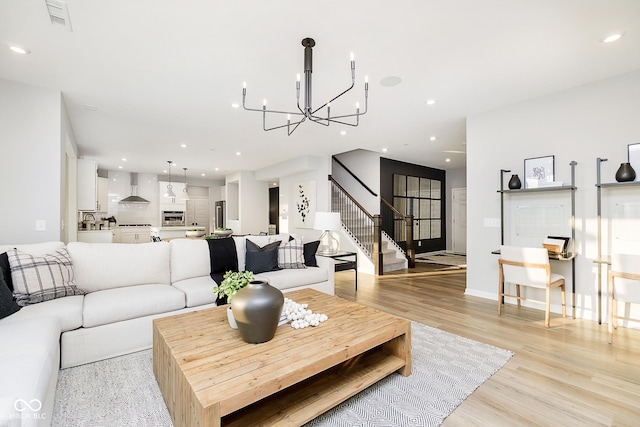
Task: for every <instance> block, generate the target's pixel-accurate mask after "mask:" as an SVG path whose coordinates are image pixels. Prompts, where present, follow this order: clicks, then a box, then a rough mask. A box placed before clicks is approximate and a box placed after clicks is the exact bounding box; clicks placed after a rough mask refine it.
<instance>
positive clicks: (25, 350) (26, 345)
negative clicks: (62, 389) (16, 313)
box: [0, 318, 60, 426]
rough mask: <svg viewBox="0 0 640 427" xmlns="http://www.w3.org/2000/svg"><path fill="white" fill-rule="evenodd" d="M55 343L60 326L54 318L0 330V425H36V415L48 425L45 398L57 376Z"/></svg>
mask: <svg viewBox="0 0 640 427" xmlns="http://www.w3.org/2000/svg"><path fill="white" fill-rule="evenodd" d="M59 340H60V324H59V322H58V321H57V319H55V318H50V319H47V320H46V321H43V320H42V319H29V320H22V321H20V322H13V323H11V324H10V325H6V326H5V325H1V326H0V342H1V343H2V352H0V366H2V367H3V368H4V369H3V371H2V380H1V381H0V425H3V426H4V425H15V424H13V423H15V422H16V421H17V425H40V424H39V423H36V422H34V420H36V415H37V416H39V417H42V418H40V419H41V420H49V421H50V417H51V414H50V413H46V407H47V397H48V391H49V387H50V385H51V381H54V383H55V380H56V379H57V376H58V365H59V360H60V356H59V355H60V346H59ZM27 404H28V405H29V407H27V406H26V405H27ZM32 409H33V410H34V411H32ZM34 412H36V413H35V414H34ZM23 418H24V419H23ZM44 424H46V423H44Z"/></svg>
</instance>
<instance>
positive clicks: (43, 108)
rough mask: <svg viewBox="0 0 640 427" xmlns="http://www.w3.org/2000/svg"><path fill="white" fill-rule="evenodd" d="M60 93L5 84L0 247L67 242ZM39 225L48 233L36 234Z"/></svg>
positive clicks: (1, 88) (0, 114)
mask: <svg viewBox="0 0 640 427" xmlns="http://www.w3.org/2000/svg"><path fill="white" fill-rule="evenodd" d="M62 107H63V104H62V97H61V94H60V92H59V91H55V90H50V89H45V88H41V87H36V86H31V85H25V84H22V83H17V82H12V81H8V80H3V79H0V129H1V132H0V138H1V139H0V141H1V146H2V157H3V159H4V162H3V165H2V167H1V168H0V182H2V199H1V201H0V218H1V220H0V243H7V244H14V243H37V242H42V241H48V240H62V239H64V237H65V236H64V233H63V231H62V226H61V224H62V220H63V216H62V215H63V213H64V208H63V206H62V205H61V203H62V199H63V198H62V195H61V194H62V191H63V186H64V183H63V181H62V177H63V176H64V174H65V169H64V165H65V160H64V158H63V157H64V156H63V153H64V151H65V146H66V143H65V144H63V143H62V142H61V135H63V134H70V129H69V128H68V125H67V127H66V128H65V129H62V127H61V109H62ZM36 220H44V221H45V225H46V229H45V230H44V231H36V230H35V225H36Z"/></svg>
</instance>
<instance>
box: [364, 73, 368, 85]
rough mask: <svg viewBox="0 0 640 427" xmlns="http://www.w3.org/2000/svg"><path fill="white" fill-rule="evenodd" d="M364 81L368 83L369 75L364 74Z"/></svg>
mask: <svg viewBox="0 0 640 427" xmlns="http://www.w3.org/2000/svg"><path fill="white" fill-rule="evenodd" d="M364 82H365V83H369V76H367V75H365V76H364Z"/></svg>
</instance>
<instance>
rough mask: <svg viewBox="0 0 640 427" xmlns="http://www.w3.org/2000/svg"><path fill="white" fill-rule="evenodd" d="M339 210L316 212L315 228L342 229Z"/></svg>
mask: <svg viewBox="0 0 640 427" xmlns="http://www.w3.org/2000/svg"><path fill="white" fill-rule="evenodd" d="M341 226H342V224H341V223H340V213H339V212H316V215H315V220H314V222H313V228H314V229H315V230H332V231H333V230H340V228H341Z"/></svg>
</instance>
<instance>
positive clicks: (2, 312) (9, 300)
mask: <svg viewBox="0 0 640 427" xmlns="http://www.w3.org/2000/svg"><path fill="white" fill-rule="evenodd" d="M20 308H21V307H20V306H19V305H18V304H16V302H15V301H14V299H13V293H12V292H11V291H10V290H9V287H8V286H7V282H6V281H5V280H4V274H3V273H2V270H0V319H2V318H5V317H7V316H10V315H12V314H13V313H15V312H16V311H18V310H20Z"/></svg>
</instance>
